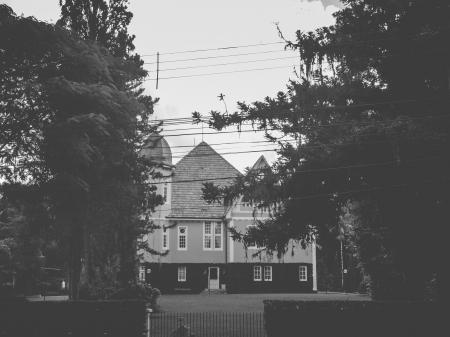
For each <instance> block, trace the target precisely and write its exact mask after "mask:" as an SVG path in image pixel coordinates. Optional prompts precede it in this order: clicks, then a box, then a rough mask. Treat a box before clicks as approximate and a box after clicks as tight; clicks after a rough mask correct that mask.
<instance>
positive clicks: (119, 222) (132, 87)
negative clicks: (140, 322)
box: [0, 5, 161, 298]
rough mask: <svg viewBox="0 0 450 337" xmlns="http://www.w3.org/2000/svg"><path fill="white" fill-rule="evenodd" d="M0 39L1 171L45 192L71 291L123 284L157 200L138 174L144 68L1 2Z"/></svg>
mask: <svg viewBox="0 0 450 337" xmlns="http://www.w3.org/2000/svg"><path fill="white" fill-rule="evenodd" d="M0 41H1V42H0V53H1V54H2V55H1V57H0V59H1V61H0V72H1V76H0V97H1V101H2V104H1V105H0V116H1V132H0V151H1V176H2V179H6V181H9V182H17V181H19V182H22V183H23V184H25V185H27V186H33V187H36V188H38V189H39V190H40V191H41V193H42V194H43V195H45V196H47V197H48V198H49V200H50V203H51V206H52V208H51V212H52V216H54V218H55V222H56V224H57V225H58V226H59V227H60V228H61V229H62V232H63V233H64V236H63V238H62V240H63V242H65V246H66V247H67V250H68V254H67V261H68V267H69V268H68V270H69V272H70V278H69V286H70V292H71V293H70V295H71V297H72V298H77V297H78V295H79V286H80V283H83V284H85V285H86V286H87V288H88V289H92V288H96V287H97V288H106V287H109V288H117V287H124V286H126V285H127V284H128V283H129V282H130V281H133V280H134V279H135V277H136V270H135V268H136V249H137V247H136V239H137V237H138V236H139V235H140V234H141V233H143V232H146V231H147V227H148V225H149V223H148V222H147V221H145V220H143V219H141V218H140V217H139V214H141V213H142V211H143V209H144V205H146V206H147V205H150V206H154V205H156V204H157V203H158V202H160V201H161V198H160V197H158V196H156V195H155V193H154V189H152V188H150V187H148V186H147V184H146V181H147V180H148V178H149V177H150V176H151V175H152V173H153V167H152V166H151V165H149V163H146V162H145V161H144V159H143V158H141V157H140V156H139V151H140V149H141V147H142V146H143V145H144V144H145V143H146V142H147V137H148V136H150V134H151V133H153V132H154V131H155V127H152V126H150V125H149V123H148V121H149V116H150V115H151V113H152V111H153V110H152V107H153V103H154V100H152V99H151V97H148V96H143V95H142V90H141V89H139V87H137V86H136V85H137V84H136V83H139V82H140V81H141V80H142V79H143V78H144V77H145V76H146V72H145V70H144V69H143V68H142V67H141V65H140V64H139V63H137V62H135V61H134V60H133V59H127V58H124V57H115V56H113V55H111V53H110V52H109V51H108V50H107V49H105V48H104V47H102V46H100V45H98V44H97V43H96V42H95V41H90V40H81V39H80V38H79V37H77V36H76V35H75V34H72V33H70V32H68V31H66V30H65V29H63V28H61V27H59V26H53V25H50V24H46V23H43V22H39V21H37V20H35V19H34V18H25V17H17V16H16V15H15V14H14V13H13V11H12V9H11V8H9V7H7V6H5V5H2V6H0ZM146 199H149V200H150V202H146ZM105 243H108V245H105Z"/></svg>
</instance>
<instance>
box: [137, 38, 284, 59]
mask: <svg viewBox="0 0 450 337" xmlns="http://www.w3.org/2000/svg"><path fill="white" fill-rule="evenodd" d="M276 44H286V43H285V42H284V41H279V42H267V43H255V44H246V45H238V46H226V47H218V48H207V49H193V50H181V51H173V52H165V53H159V55H175V54H186V53H198V52H205V51H214V50H227V49H238V48H250V47H259V46H270V45H276ZM141 56H156V53H154V54H143V55H141Z"/></svg>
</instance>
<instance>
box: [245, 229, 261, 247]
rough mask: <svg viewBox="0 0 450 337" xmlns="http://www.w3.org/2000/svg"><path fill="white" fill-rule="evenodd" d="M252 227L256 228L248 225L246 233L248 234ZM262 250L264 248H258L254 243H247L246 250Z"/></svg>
mask: <svg viewBox="0 0 450 337" xmlns="http://www.w3.org/2000/svg"><path fill="white" fill-rule="evenodd" d="M252 227H256V225H248V226H247V233H248V231H249V229H250V228H252ZM262 248H264V247H263V246H258V245H257V244H256V242H255V241H247V249H262Z"/></svg>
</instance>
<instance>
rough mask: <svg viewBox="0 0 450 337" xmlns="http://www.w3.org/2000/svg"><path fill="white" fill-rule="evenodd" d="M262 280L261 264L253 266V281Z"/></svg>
mask: <svg viewBox="0 0 450 337" xmlns="http://www.w3.org/2000/svg"><path fill="white" fill-rule="evenodd" d="M261 280H262V278H261V266H253V281H261Z"/></svg>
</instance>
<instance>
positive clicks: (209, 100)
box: [3, 0, 342, 171]
mask: <svg viewBox="0 0 450 337" xmlns="http://www.w3.org/2000/svg"><path fill="white" fill-rule="evenodd" d="M3 2H4V3H6V4H7V5H9V6H10V7H12V9H13V10H14V11H15V12H16V13H17V14H19V15H20V14H23V15H25V16H34V17H36V18H37V19H39V20H43V21H47V22H50V23H55V22H56V21H57V20H58V18H59V0H34V1H31V0H6V1H3ZM340 7H342V5H341V4H340V3H339V0H321V1H320V0H227V1H218V0H189V1H182V0H153V1H149V0H131V1H130V10H131V12H132V13H133V15H134V16H133V20H132V22H131V24H130V27H129V31H130V33H131V34H134V35H136V39H135V40H134V43H135V46H136V52H137V53H139V54H140V55H141V56H142V58H143V59H144V60H145V62H146V64H145V68H146V69H147V70H148V71H149V78H148V80H147V81H146V82H145V84H144V86H145V88H146V93H147V94H149V95H151V96H153V97H158V98H159V102H158V104H157V105H156V107H155V119H169V118H185V117H190V116H191V114H192V112H193V111H198V112H200V113H201V114H202V115H207V114H208V112H209V111H211V110H216V111H219V112H225V111H226V110H225V109H227V111H228V112H234V111H236V107H237V102H238V101H241V102H246V103H252V102H255V101H260V100H263V99H264V98H265V97H267V96H269V97H274V96H275V95H276V94H277V92H278V91H284V90H285V89H286V85H287V83H288V82H289V79H295V78H296V75H295V72H294V67H297V69H298V63H299V60H298V58H297V55H298V54H296V53H295V52H293V51H289V50H287V51H286V50H284V44H282V43H279V42H282V40H281V39H280V38H279V36H278V33H277V29H276V24H278V25H279V27H280V29H281V31H282V32H283V35H284V36H285V38H287V39H290V40H294V39H295V32H296V31H297V30H301V31H309V30H313V29H316V28H319V27H322V26H327V25H331V24H333V23H334V18H333V16H332V14H333V13H334V12H336V11H337V10H339V8H340ZM257 44H259V45H257ZM249 45H253V46H249ZM255 45H257V46H255ZM242 46H247V47H242ZM229 47H233V48H229ZM235 47H236V48H235ZM224 48H225V49H224ZM205 49H208V50H207V51H204V50H205ZM199 50H200V51H199ZM188 51H190V52H188ZM192 51H195V52H192ZM157 52H158V53H160V57H159V62H160V63H159V70H160V71H159V78H160V80H159V81H158V89H156V81H155V80H154V78H155V74H156V64H155V62H156V53H157ZM243 54H246V55H243ZM192 59H195V60H192ZM173 68H183V69H176V70H169V69H173ZM217 73H220V74H217ZM220 94H223V95H224V101H221V100H220V99H219V98H218V95H220ZM180 129H182V130H180ZM184 129H187V130H184ZM169 130H175V131H169ZM234 130H236V128H229V129H226V131H234ZM186 133H188V134H194V135H187V136H178V135H179V134H186ZM162 134H163V135H166V140H167V141H168V143H169V145H170V146H171V148H172V154H173V161H174V163H176V162H177V161H178V160H179V159H180V158H181V157H182V156H183V155H185V154H186V153H187V152H188V151H190V150H191V149H192V147H186V146H194V145H195V144H198V143H200V142H201V141H202V140H204V141H206V142H207V143H208V144H211V146H212V147H213V148H214V149H215V150H216V151H217V152H219V153H221V154H223V156H224V157H225V158H226V159H227V160H228V161H229V162H230V163H231V164H233V165H234V166H235V167H236V168H237V169H238V170H240V171H243V169H244V168H245V167H249V166H252V165H253V163H254V162H255V161H256V160H257V159H258V157H259V156H260V155H262V154H263V155H264V156H265V157H266V158H267V159H268V161H269V163H272V162H273V161H274V160H275V159H276V154H275V152H274V151H271V150H270V149H273V148H274V146H273V145H269V144H267V143H249V142H254V141H261V140H263V137H262V133H261V132H257V133H254V132H245V133H237V132H233V133H219V132H216V131H214V130H212V129H208V128H207V126H206V125H205V126H204V127H203V135H202V127H201V126H200V125H192V124H182V125H176V126H174V125H172V126H168V125H167V126H166V127H164V131H163V133H162ZM174 135H177V136H174ZM223 143H232V144H223ZM215 144H217V145H215ZM179 146H181V147H179ZM230 152H231V153H230ZM233 152H234V153H233ZM236 152H241V153H236Z"/></svg>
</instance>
